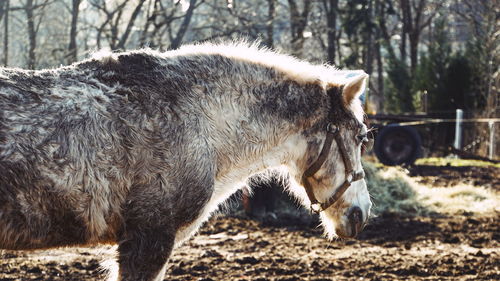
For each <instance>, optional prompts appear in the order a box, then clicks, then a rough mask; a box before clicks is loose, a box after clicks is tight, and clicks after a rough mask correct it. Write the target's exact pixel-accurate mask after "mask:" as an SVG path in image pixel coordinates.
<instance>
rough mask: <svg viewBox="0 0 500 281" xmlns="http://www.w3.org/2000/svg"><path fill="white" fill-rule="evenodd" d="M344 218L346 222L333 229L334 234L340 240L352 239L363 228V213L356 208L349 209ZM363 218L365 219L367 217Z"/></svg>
mask: <svg viewBox="0 0 500 281" xmlns="http://www.w3.org/2000/svg"><path fill="white" fill-rule="evenodd" d="M345 217H346V218H347V220H346V221H345V222H344V223H342V224H340V225H339V226H338V227H337V228H336V229H335V232H336V233H337V235H338V236H339V237H341V238H354V237H356V236H357V235H358V234H359V233H360V232H361V231H362V230H363V228H364V226H365V222H366V219H363V211H362V210H361V208H359V207H357V206H355V207H351V208H350V209H349V210H348V211H347V213H346V215H345ZM364 217H365V218H366V217H367V216H364Z"/></svg>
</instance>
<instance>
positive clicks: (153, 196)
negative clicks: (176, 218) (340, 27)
mask: <svg viewBox="0 0 500 281" xmlns="http://www.w3.org/2000/svg"><path fill="white" fill-rule="evenodd" d="M143 191H144V189H140V190H139V192H143ZM164 200H165V199H163V198H162V197H161V195H160V194H158V193H154V192H151V189H149V190H148V191H147V192H144V193H143V194H140V195H137V196H134V198H132V199H131V200H129V203H128V204H126V206H125V207H124V208H125V209H124V225H123V227H122V230H121V231H120V234H119V243H118V266H119V274H118V276H119V277H118V280H120V281H152V280H162V278H163V275H164V273H165V269H166V263H167V260H168V258H169V256H170V254H171V252H172V248H173V246H174V240H175V228H174V227H173V226H172V225H173V223H172V219H171V218H170V217H169V213H170V212H168V211H167V210H166V207H165V206H167V205H168V204H165V202H164Z"/></svg>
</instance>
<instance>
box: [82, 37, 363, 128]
mask: <svg viewBox="0 0 500 281" xmlns="http://www.w3.org/2000/svg"><path fill="white" fill-rule="evenodd" d="M127 53H128V54H134V53H142V54H148V55H151V56H155V57H163V58H175V57H183V56H213V55H219V56H223V57H227V58H230V59H232V60H235V61H239V62H242V63H249V64H254V65H260V66H263V67H267V68H271V69H274V70H276V71H277V72H278V73H280V74H282V75H283V77H284V78H286V79H290V80H291V81H294V82H296V83H298V84H302V85H306V84H318V85H320V86H321V87H322V88H324V89H325V90H326V89H328V88H331V87H340V86H342V85H343V84H344V83H345V82H346V81H347V80H346V79H347V78H346V77H345V71H341V70H339V69H337V68H336V67H334V66H331V65H328V64H325V63H323V64H312V63H310V62H307V61H304V60H300V59H298V58H295V57H293V56H290V55H286V54H282V53H280V52H279V51H276V50H271V49H270V48H267V47H262V46H261V45H260V42H259V41H255V42H248V41H246V40H236V41H220V42H217V43H215V42H203V43H195V44H189V45H183V46H181V47H180V48H179V49H176V50H169V51H166V52H159V51H156V50H152V49H147V48H146V49H140V50H136V51H129V52H127ZM118 55H121V53H112V52H110V51H98V52H96V53H94V55H93V56H92V59H97V60H99V61H101V62H103V63H112V62H113V61H115V60H116V59H117V57H118ZM359 94H361V93H359ZM346 108H347V109H348V110H351V111H352V113H353V114H354V116H355V117H356V119H358V120H359V121H360V122H363V118H364V110H363V107H362V105H361V101H360V100H359V98H355V99H354V100H353V101H352V102H351V104H348V105H346Z"/></svg>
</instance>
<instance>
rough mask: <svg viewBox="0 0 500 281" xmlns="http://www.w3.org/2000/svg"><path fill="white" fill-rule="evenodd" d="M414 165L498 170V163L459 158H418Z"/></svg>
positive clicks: (499, 165) (499, 166)
mask: <svg viewBox="0 0 500 281" xmlns="http://www.w3.org/2000/svg"><path fill="white" fill-rule="evenodd" d="M415 164H416V165H429V166H453V167H464V166H477V167H496V168H500V163H497V164H495V163H492V162H487V161H481V160H472V159H460V158H442V157H429V158H420V159H417V161H415Z"/></svg>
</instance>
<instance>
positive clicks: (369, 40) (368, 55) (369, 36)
mask: <svg viewBox="0 0 500 281" xmlns="http://www.w3.org/2000/svg"><path fill="white" fill-rule="evenodd" d="M367 14H368V17H369V18H368V19H366V21H367V22H368V23H369V26H370V28H369V29H367V32H365V34H366V39H365V40H366V42H365V48H366V52H365V61H364V63H365V71H366V73H367V74H368V75H372V72H373V29H372V24H371V23H372V22H373V0H369V1H368V9H367Z"/></svg>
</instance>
